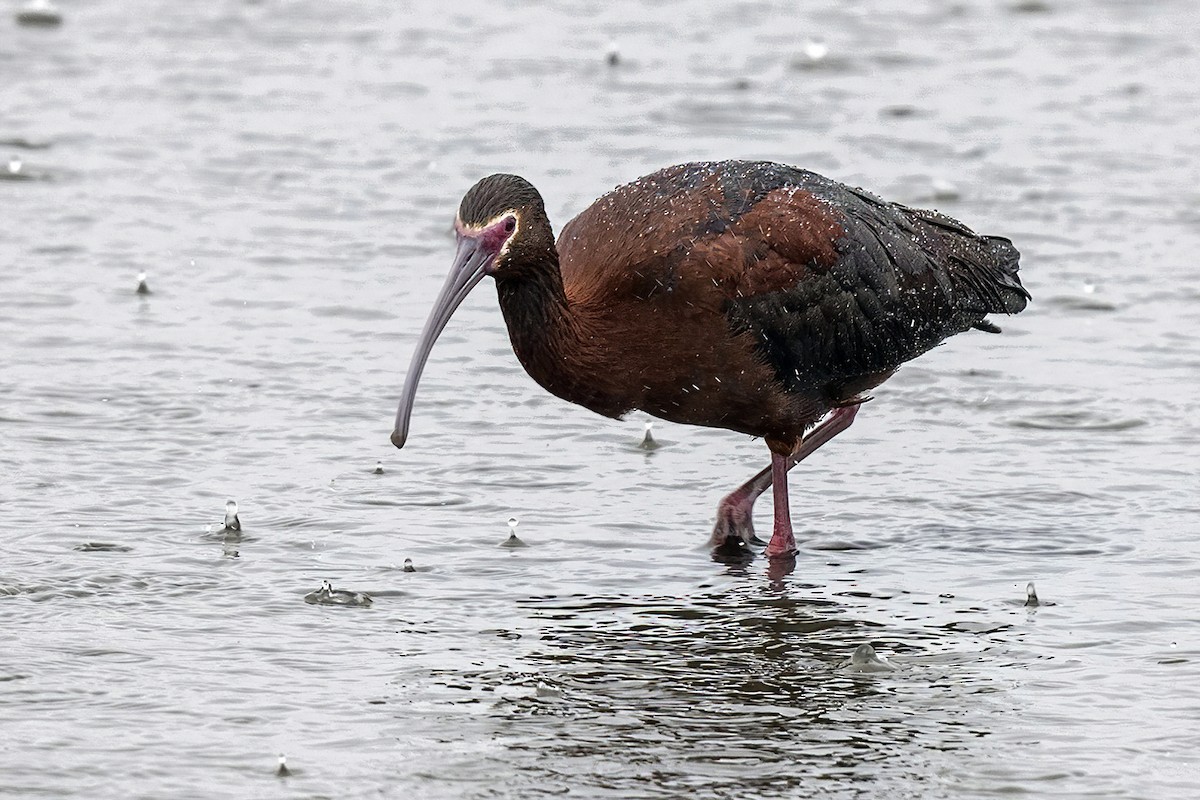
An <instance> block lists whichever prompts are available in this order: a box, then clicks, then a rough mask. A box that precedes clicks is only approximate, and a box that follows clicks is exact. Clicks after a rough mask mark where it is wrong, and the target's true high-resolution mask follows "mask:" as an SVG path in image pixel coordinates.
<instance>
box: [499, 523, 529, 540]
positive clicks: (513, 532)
mask: <svg viewBox="0 0 1200 800" xmlns="http://www.w3.org/2000/svg"><path fill="white" fill-rule="evenodd" d="M520 524H521V523H520V521H519V520H518V519H517V518H516V517H509V518H508V538H507V539H505V540H504V541H503V542H501V543H500V546H501V547H528V545H526V544H525V542H523V541H522V540H521V539H520V538H519V537H518V536H517V526H518V525H520Z"/></svg>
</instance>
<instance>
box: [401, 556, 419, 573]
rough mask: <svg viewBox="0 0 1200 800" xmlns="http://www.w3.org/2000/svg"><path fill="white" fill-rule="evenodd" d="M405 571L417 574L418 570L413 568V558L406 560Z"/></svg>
mask: <svg viewBox="0 0 1200 800" xmlns="http://www.w3.org/2000/svg"><path fill="white" fill-rule="evenodd" d="M404 571H405V572H416V571H417V568H416V567H414V566H413V563H412V559H411V558H406V559H404Z"/></svg>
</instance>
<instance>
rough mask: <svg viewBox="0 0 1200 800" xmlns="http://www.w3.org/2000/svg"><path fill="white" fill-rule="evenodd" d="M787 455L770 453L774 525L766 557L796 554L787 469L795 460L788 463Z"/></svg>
mask: <svg viewBox="0 0 1200 800" xmlns="http://www.w3.org/2000/svg"><path fill="white" fill-rule="evenodd" d="M788 461H789V459H788V457H787V456H781V455H779V454H778V453H771V488H772V490H773V494H774V495H775V527H774V528H773V529H772V531H771V541H769V542H767V550H766V554H767V558H792V557H793V556H795V555H796V537H795V536H793V535H792V508H791V506H790V505H788V485H787V474H788V470H789V469H790V468H791V467H793V466H795V462H794V461H793V462H791V463H788Z"/></svg>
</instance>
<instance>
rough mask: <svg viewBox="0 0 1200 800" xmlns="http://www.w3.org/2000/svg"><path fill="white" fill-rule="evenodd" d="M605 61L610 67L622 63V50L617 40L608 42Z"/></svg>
mask: <svg viewBox="0 0 1200 800" xmlns="http://www.w3.org/2000/svg"><path fill="white" fill-rule="evenodd" d="M604 62H605V63H606V64H608V65H609V66H610V67H615V66H617V65H618V64H620V63H621V50H620V48H618V47H617V43H616V42H615V41H613V42H609V43H608V49H607V50H605V51H604Z"/></svg>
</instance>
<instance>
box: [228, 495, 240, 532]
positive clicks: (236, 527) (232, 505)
mask: <svg viewBox="0 0 1200 800" xmlns="http://www.w3.org/2000/svg"><path fill="white" fill-rule="evenodd" d="M241 529H242V521H241V520H240V519H238V505H237V503H236V502H235V501H233V500H230V501H229V502H227V503H226V504H225V530H227V531H240V530H241Z"/></svg>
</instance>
